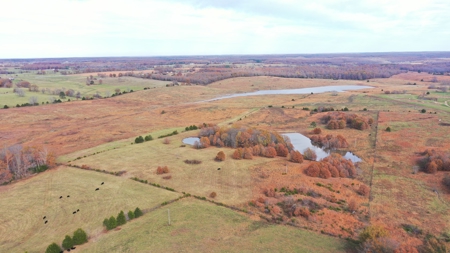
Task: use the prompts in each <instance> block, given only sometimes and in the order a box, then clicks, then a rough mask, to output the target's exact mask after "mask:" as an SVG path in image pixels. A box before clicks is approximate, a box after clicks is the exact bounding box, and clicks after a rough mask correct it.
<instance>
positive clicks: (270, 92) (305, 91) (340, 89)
mask: <svg viewBox="0 0 450 253" xmlns="http://www.w3.org/2000/svg"><path fill="white" fill-rule="evenodd" d="M367 88H373V87H371V86H365V85H343V86H320V87H311V88H301V89H287V90H259V91H254V92H246V93H238V94H232V95H226V96H222V97H217V98H213V99H209V100H205V101H203V102H208V101H215V100H221V99H225V98H235V97H246V96H261V95H289V94H311V93H324V92H334V91H336V92H343V91H348V90H361V89H367Z"/></svg>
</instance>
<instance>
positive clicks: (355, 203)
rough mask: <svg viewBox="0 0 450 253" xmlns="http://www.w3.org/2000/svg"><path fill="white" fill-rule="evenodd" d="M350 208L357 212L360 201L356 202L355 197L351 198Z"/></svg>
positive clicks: (351, 210)
mask: <svg viewBox="0 0 450 253" xmlns="http://www.w3.org/2000/svg"><path fill="white" fill-rule="evenodd" d="M348 210H349V211H350V212H355V211H356V210H358V203H357V202H356V200H355V199H350V200H349V201H348Z"/></svg>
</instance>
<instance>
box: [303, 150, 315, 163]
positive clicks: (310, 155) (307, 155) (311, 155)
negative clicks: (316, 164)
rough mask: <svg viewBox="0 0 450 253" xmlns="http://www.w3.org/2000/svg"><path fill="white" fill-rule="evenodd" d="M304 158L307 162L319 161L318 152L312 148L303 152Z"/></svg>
mask: <svg viewBox="0 0 450 253" xmlns="http://www.w3.org/2000/svg"><path fill="white" fill-rule="evenodd" d="M303 156H304V157H305V159H306V160H311V161H315V160H316V159H317V154H316V152H315V151H314V150H312V149H310V148H306V149H305V151H303Z"/></svg>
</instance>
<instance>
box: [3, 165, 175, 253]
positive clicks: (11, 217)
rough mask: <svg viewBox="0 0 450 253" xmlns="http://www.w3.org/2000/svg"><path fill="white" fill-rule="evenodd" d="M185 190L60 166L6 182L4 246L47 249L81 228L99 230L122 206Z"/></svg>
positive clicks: (92, 232)
mask: <svg viewBox="0 0 450 253" xmlns="http://www.w3.org/2000/svg"><path fill="white" fill-rule="evenodd" d="M102 182H105V184H104V185H101V183H102ZM97 187H99V188H100V190H99V191H95V189H96V188H97ZM67 195H70V197H69V198H67ZM60 196H63V198H62V199H60V198H59V197H60ZM179 196H180V194H178V193H175V192H170V191H167V190H162V189H158V188H155V187H152V186H149V185H144V184H141V183H138V182H135V181H132V180H129V179H126V178H120V177H115V176H112V175H106V174H103V173H96V172H90V171H84V170H80V169H73V168H68V167H59V168H57V169H55V170H51V171H47V172H44V173H42V174H39V175H37V176H35V177H33V178H31V179H27V180H23V181H20V182H18V183H15V184H13V185H10V186H2V187H0V203H1V204H0V213H1V214H2V215H0V235H2V236H1V237H0V252H24V251H28V252H29V253H32V252H44V251H45V249H46V248H47V246H48V245H49V244H50V243H52V242H56V243H58V244H60V243H61V242H62V240H63V239H64V236H65V235H72V234H73V231H75V230H76V229H78V228H82V229H84V230H85V231H86V232H87V233H88V235H89V236H97V235H99V234H101V233H102V231H103V227H102V222H103V219H105V218H107V217H110V216H111V215H114V216H117V214H118V213H119V212H120V211H121V210H123V211H128V210H131V209H133V210H134V209H135V208H136V207H139V208H141V209H146V208H151V207H154V206H156V205H159V204H161V203H162V202H164V201H168V200H172V199H175V198H177V197H179ZM77 209H80V212H78V213H77V214H72V212H73V211H76V210H77ZM43 216H47V220H48V223H47V224H44V220H43Z"/></svg>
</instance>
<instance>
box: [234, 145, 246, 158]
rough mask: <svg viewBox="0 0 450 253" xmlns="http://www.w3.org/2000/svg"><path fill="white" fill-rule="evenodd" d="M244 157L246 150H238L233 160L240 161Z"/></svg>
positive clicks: (235, 151)
mask: <svg viewBox="0 0 450 253" xmlns="http://www.w3.org/2000/svg"><path fill="white" fill-rule="evenodd" d="M243 155H244V150H243V149H242V148H237V149H236V150H234V152H233V155H232V158H233V159H236V160H240V159H242V157H243Z"/></svg>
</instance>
